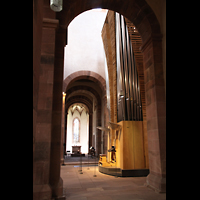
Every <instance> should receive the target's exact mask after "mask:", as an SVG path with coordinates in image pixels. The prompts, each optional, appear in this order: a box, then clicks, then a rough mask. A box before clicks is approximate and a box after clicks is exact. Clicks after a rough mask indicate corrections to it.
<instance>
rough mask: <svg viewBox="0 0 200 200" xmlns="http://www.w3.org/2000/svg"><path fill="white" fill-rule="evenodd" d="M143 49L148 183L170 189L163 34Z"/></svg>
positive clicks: (163, 189) (154, 38)
mask: <svg viewBox="0 0 200 200" xmlns="http://www.w3.org/2000/svg"><path fill="white" fill-rule="evenodd" d="M142 51H143V58H144V59H143V60H144V79H145V80H144V81H145V98H146V112H147V135H148V153H149V170H150V174H149V175H148V177H147V185H148V186H150V187H151V188H154V189H155V190H156V191H158V192H166V98H165V85H164V76H163V63H162V40H161V36H154V37H151V38H150V39H149V40H148V41H147V42H145V43H144V44H143V46H142Z"/></svg>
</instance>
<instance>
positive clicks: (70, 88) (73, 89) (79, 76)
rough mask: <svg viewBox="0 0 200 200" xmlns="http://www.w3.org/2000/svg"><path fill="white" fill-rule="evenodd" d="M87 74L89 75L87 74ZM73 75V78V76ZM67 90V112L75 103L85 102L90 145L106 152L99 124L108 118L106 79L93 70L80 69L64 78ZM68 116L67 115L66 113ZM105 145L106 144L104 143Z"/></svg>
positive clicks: (101, 151) (100, 151)
mask: <svg viewBox="0 0 200 200" xmlns="http://www.w3.org/2000/svg"><path fill="white" fill-rule="evenodd" d="M86 74H87V75H86ZM72 77H73V78H72ZM64 89H65V92H66V102H65V103H66V104H65V113H66V114H69V112H67V111H68V109H69V108H70V106H71V105H72V104H73V103H76V104H77V103H82V104H85V105H86V106H87V108H88V116H89V128H88V130H89V141H88V151H89V147H91V146H93V147H95V149H96V151H97V152H98V154H100V153H104V150H103V149H102V147H101V146H102V145H101V144H102V142H103V141H102V133H101V131H100V130H97V129H96V127H97V126H101V125H102V124H104V121H105V120H106V117H105V113H104V105H105V104H106V103H105V98H104V96H105V80H104V79H103V78H102V77H101V76H100V75H98V74H97V73H94V72H91V71H78V72H75V73H73V74H71V75H69V76H68V77H67V78H66V79H65V80H64ZM66 116H67V115H66ZM67 124H68V122H67V120H66V123H65V134H66V135H67V134H68V132H67V128H68V127H67ZM104 146H105V145H104Z"/></svg>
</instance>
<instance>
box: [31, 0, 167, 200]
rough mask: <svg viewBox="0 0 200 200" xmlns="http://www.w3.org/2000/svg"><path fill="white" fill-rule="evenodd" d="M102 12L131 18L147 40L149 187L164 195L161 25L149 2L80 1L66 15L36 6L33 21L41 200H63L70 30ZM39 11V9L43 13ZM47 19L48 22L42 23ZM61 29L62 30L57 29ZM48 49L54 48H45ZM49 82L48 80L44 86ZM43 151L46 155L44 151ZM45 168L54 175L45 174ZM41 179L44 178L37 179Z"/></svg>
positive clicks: (37, 183) (36, 164)
mask: <svg viewBox="0 0 200 200" xmlns="http://www.w3.org/2000/svg"><path fill="white" fill-rule="evenodd" d="M148 2H151V1H150V0H149V1H148ZM97 7H101V8H106V9H110V10H113V11H116V12H118V13H120V14H122V15H123V16H125V17H127V18H128V19H129V20H130V21H131V22H132V23H133V24H134V25H135V26H136V28H137V30H138V32H139V34H140V36H141V38H142V52H143V59H144V68H143V69H141V70H143V73H144V84H145V95H146V97H145V99H146V110H147V114H146V115H147V134H148V144H149V146H148V149H149V150H148V152H149V166H150V174H149V176H148V177H147V184H148V185H149V186H151V187H153V188H154V189H156V190H158V191H162V192H163V191H165V187H166V179H165V175H166V168H165V163H166V155H165V136H166V131H165V129H166V128H165V117H166V114H165V85H164V77H163V63H162V55H163V54H162V34H161V31H160V24H159V22H158V20H157V17H156V15H155V13H154V11H153V10H152V8H151V7H150V6H149V4H148V3H147V1H144V0H127V1H124V0H119V1H112V0H98V1H92V0H84V1H81V2H80V1H78V0H74V1H64V5H63V11H61V12H60V13H53V12H52V11H51V10H50V8H49V2H47V1H45V2H44V3H43V1H41V2H39V1H38V2H36V3H35V4H34V13H36V12H37V13H38V15H37V16H35V17H34V23H35V24H34V27H38V29H37V28H36V29H37V31H36V34H35V35H34V39H35V40H34V45H35V44H36V45H37V44H39V47H38V48H34V59H33V60H34V94H35V96H34V108H33V111H34V117H35V118H34V124H35V126H34V127H35V128H34V131H33V132H34V134H33V141H34V145H33V146H34V147H33V157H34V163H33V170H34V179H33V180H34V194H35V196H36V199H38V198H39V197H38V196H39V195H40V196H42V192H40V191H43V193H44V194H43V195H46V193H48V195H52V197H59V196H61V195H62V179H61V178H60V146H61V145H62V144H61V142H60V138H61V126H60V125H61V121H62V117H61V116H62V115H61V113H62V91H63V87H62V86H63V59H64V46H65V44H66V28H67V26H68V25H69V23H70V22H71V21H72V20H73V19H74V18H75V17H76V16H77V15H79V14H80V13H82V12H84V11H86V10H89V9H92V8H97ZM37 8H39V9H38V11H37ZM42 16H43V17H44V20H42ZM35 21H36V22H35ZM56 27H57V29H55V28H56ZM41 33H42V34H41ZM38 36H39V37H38ZM45 36H50V37H45ZM38 38H39V39H38ZM36 41H37V42H36ZM40 41H41V42H40ZM47 45H48V46H50V47H51V48H49V49H48V48H46V47H47ZM40 49H41V53H40ZM47 49H48V50H47ZM45 72H46V73H45ZM44 79H45V81H43V80H44ZM47 89H48V90H47ZM44 91H45V92H46V93H44ZM45 95H46V96H45ZM44 99H46V101H44ZM41 133H44V135H45V137H44V138H42V134H41ZM41 149H42V150H43V151H40V150H41ZM48 158H49V159H48ZM46 168H47V169H49V170H46ZM41 174H42V176H41ZM38 177H42V178H40V179H38ZM41 188H42V189H41ZM44 191H45V192H46V191H47V192H46V193H45V192H44ZM37 197H38V198H37ZM41 198H42V197H41Z"/></svg>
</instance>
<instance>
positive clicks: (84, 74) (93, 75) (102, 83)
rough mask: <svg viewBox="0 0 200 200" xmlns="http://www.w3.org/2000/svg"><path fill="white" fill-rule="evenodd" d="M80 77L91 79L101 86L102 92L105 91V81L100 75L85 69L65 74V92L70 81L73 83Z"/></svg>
mask: <svg viewBox="0 0 200 200" xmlns="http://www.w3.org/2000/svg"><path fill="white" fill-rule="evenodd" d="M80 79H86V80H91V81H93V82H95V83H97V85H98V86H99V87H100V88H101V90H102V92H103V94H105V93H106V81H105V79H104V78H103V77H102V76H101V75H99V74H97V73H95V72H92V71H86V70H83V71H77V72H74V73H72V74H70V75H69V76H67V77H66V78H65V79H64V81H63V91H64V92H66V90H67V87H68V86H69V85H70V84H71V83H73V82H75V81H77V80H80Z"/></svg>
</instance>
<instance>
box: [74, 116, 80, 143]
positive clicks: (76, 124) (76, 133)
mask: <svg viewBox="0 0 200 200" xmlns="http://www.w3.org/2000/svg"><path fill="white" fill-rule="evenodd" d="M73 142H74V143H77V142H80V122H79V120H78V118H75V119H74V121H73Z"/></svg>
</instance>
